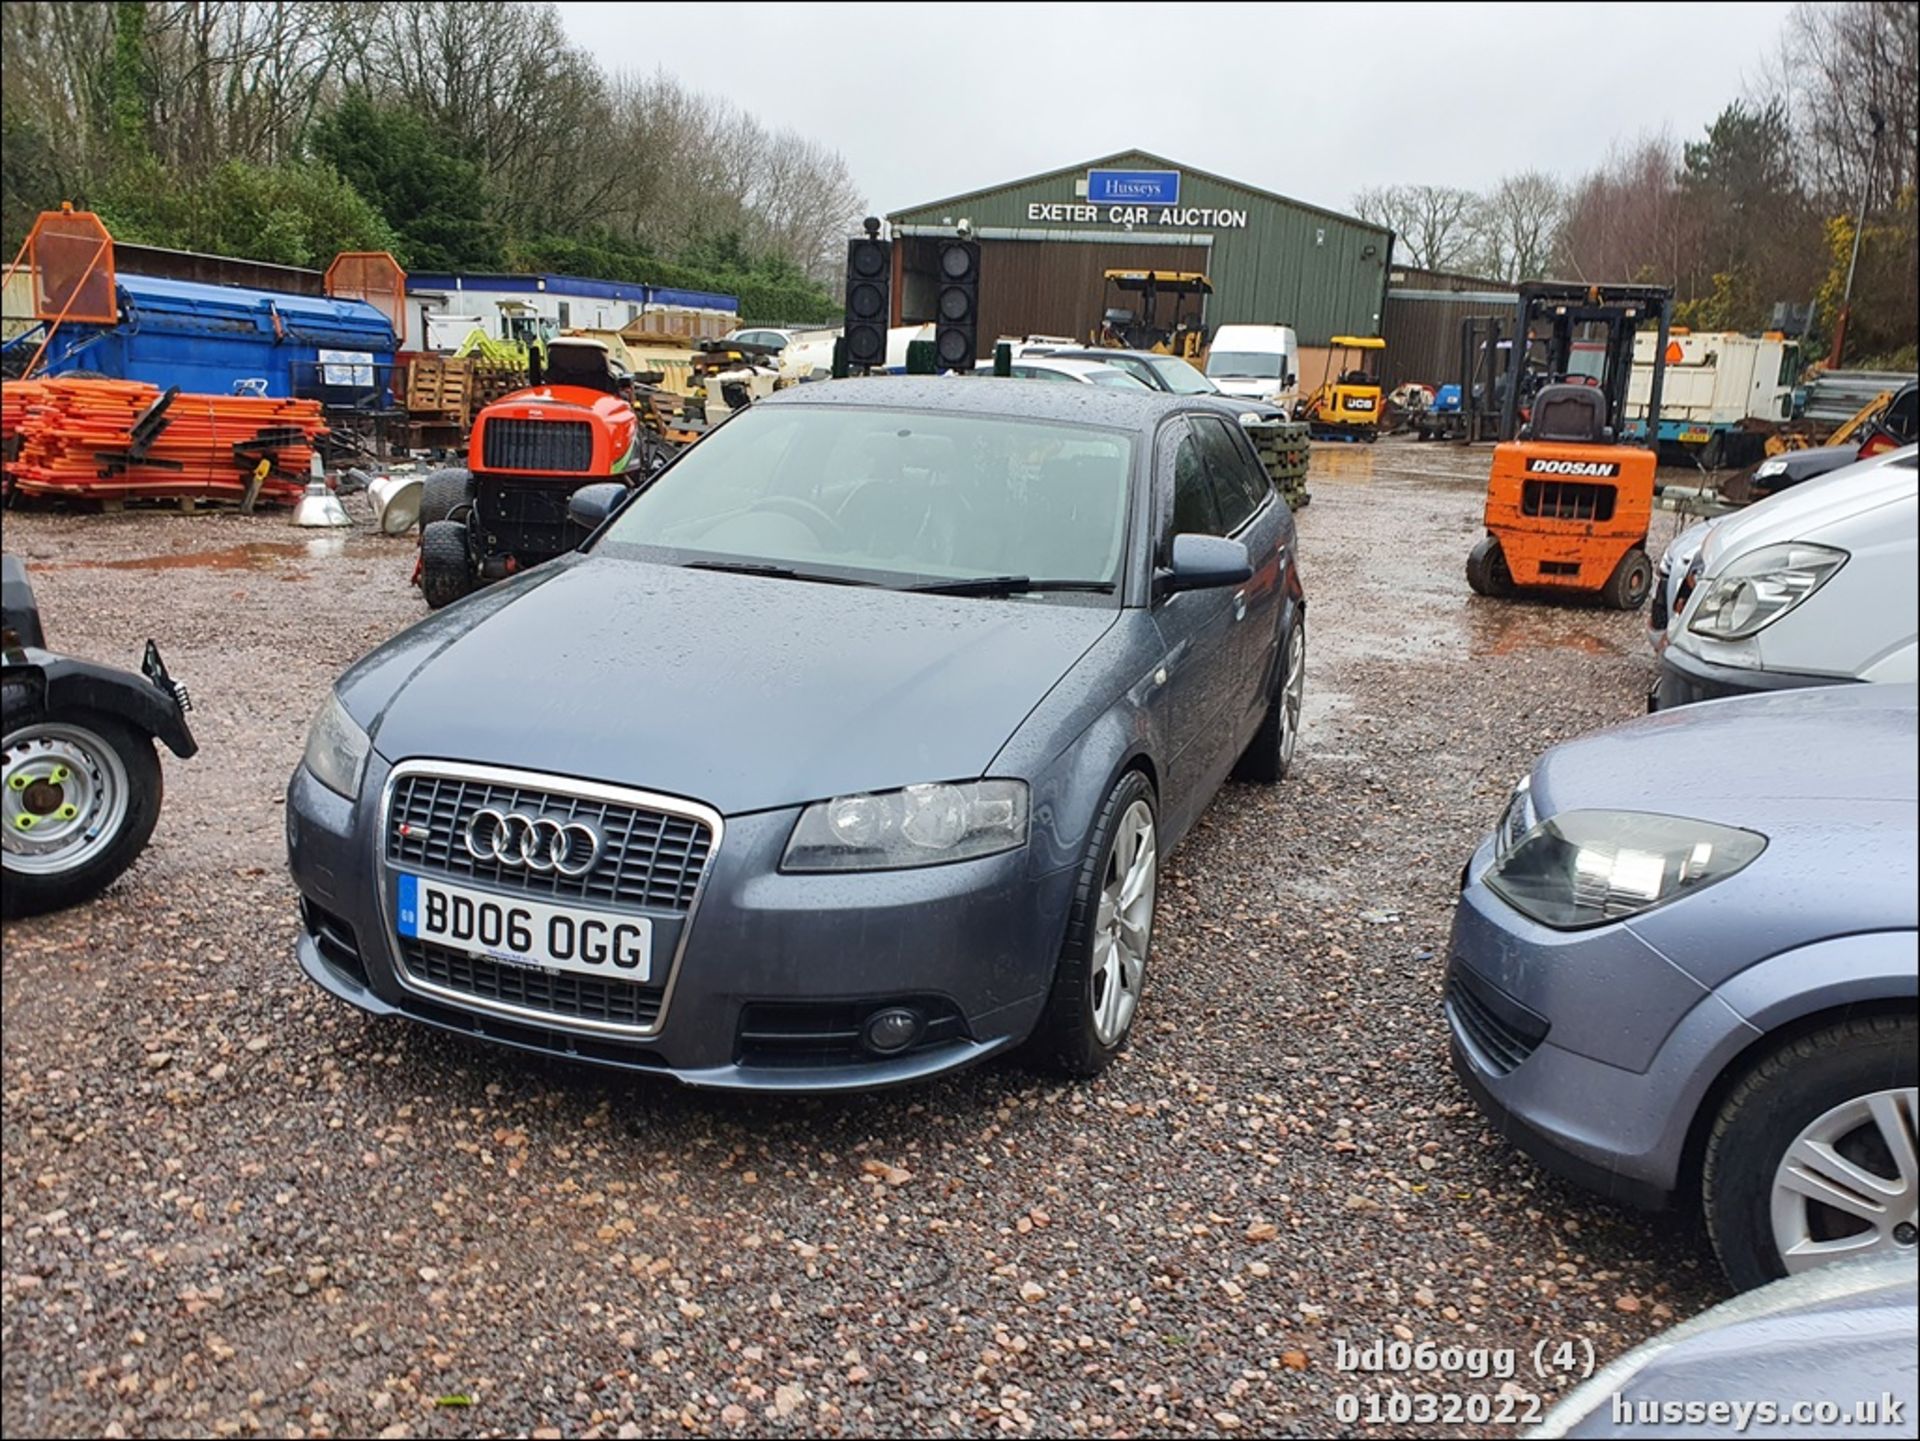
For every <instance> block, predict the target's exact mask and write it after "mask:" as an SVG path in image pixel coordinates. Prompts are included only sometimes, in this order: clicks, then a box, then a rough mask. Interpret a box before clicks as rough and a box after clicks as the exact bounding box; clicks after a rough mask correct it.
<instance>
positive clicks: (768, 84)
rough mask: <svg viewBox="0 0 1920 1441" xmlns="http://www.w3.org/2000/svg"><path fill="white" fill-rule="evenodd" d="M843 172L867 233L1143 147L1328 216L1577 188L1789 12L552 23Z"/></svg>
mask: <svg viewBox="0 0 1920 1441" xmlns="http://www.w3.org/2000/svg"><path fill="white" fill-rule="evenodd" d="M559 8H560V12H561V15H562V16H563V17H564V19H565V22H566V26H567V29H568V31H569V32H570V33H571V34H572V35H573V37H574V38H575V39H576V40H577V41H579V42H580V43H581V44H582V45H584V46H586V47H587V49H588V50H589V51H591V52H592V53H593V54H594V55H595V56H597V57H598V58H599V60H600V62H601V64H602V65H604V66H606V67H607V68H609V69H616V70H618V69H626V70H638V71H643V72H644V71H651V70H654V69H665V70H667V71H669V72H671V73H673V74H674V75H677V76H678V77H679V78H680V79H681V80H682V81H683V82H685V83H686V84H688V85H691V86H693V87H695V88H696V89H699V90H703V91H708V92H711V93H714V94H720V95H726V96H729V97H731V98H732V99H734V100H736V101H737V102H739V103H740V104H741V105H743V106H745V107H746V108H747V109H749V110H751V111H752V112H753V113H754V114H756V115H757V116H759V118H760V119H761V120H762V121H764V122H766V123H768V124H769V125H772V126H775V127H791V128H793V129H795V130H798V131H800V132H802V133H803V134H805V135H808V136H810V137H813V138H815V139H818V140H821V141H824V142H826V143H827V144H829V145H832V146H834V147H835V148H837V149H838V150H839V151H840V152H841V153H842V154H843V155H845V156H846V158H847V163H848V165H849V166H850V167H851V168H852V171H853V177H854V181H855V183H856V184H857V185H858V186H859V187H860V188H861V190H862V191H863V192H864V193H865V195H866V197H867V203H868V206H869V208H870V209H871V210H872V211H873V212H874V213H876V214H881V215H884V214H886V213H887V212H888V211H890V210H902V209H906V208H908V207H909V206H912V205H915V204H918V203H920V202H922V201H928V200H938V199H942V198H944V197H946V196H949V195H957V194H961V193H963V192H966V191H970V190H976V189H981V188H984V187H986V186H990V185H996V184H999V183H1001V182H1003V181H1007V180H1013V179H1017V178H1019V177H1021V176H1025V175H1031V174H1034V173H1037V172H1039V171H1044V170H1053V169H1058V168H1060V167H1063V166H1067V165H1072V164H1075V163H1077V162H1079V161H1082V160H1087V159H1091V158H1093V157H1095V156H1100V155H1107V154H1111V153H1113V152H1115V151H1119V150H1126V149H1130V148H1136V147H1137V148H1139V149H1142V150H1148V151H1152V152H1154V153H1156V154H1159V155H1164V156H1166V157H1167V158H1168V159H1171V160H1174V161H1178V162H1181V163H1184V164H1187V165H1191V166H1194V167H1196V168H1198V169H1201V170H1211V171H1213V172H1215V173H1217V174H1220V175H1224V176H1227V177H1228V178H1229V179H1234V180H1241V181H1245V182H1246V183H1248V184H1250V185H1256V186H1259V187H1261V188H1263V189H1267V190H1274V191H1278V192H1279V193H1281V194H1283V195H1290V196H1293V197H1295V198H1297V199H1301V200H1306V201H1310V202H1313V203H1315V204H1318V205H1324V206H1327V207H1329V208H1332V209H1338V210H1345V209H1347V208H1348V205H1349V202H1350V201H1351V199H1352V196H1353V192H1354V191H1355V190H1357V189H1359V188H1361V187H1363V186H1367V185H1378V184H1385V183H1389V182H1393V181H1424V182H1427V183H1432V184H1449V185H1463V186H1468V187H1473V188H1478V187H1482V186H1486V185H1490V184H1492V183H1493V182H1494V181H1497V180H1498V179H1499V178H1500V177H1501V176H1502V175H1504V174H1507V173H1509V172H1512V171H1519V170H1526V169H1530V168H1542V169H1547V170H1552V171H1556V172H1558V173H1560V174H1561V175H1563V176H1567V177H1572V176H1575V175H1578V174H1579V173H1580V172H1582V171H1584V170H1586V169H1588V168H1590V167H1591V166H1592V165H1594V164H1595V163H1596V162H1598V161H1599V160H1600V159H1601V158H1602V157H1603V156H1604V155H1605V154H1606V150H1607V147H1608V145H1609V143H1611V142H1612V141H1614V140H1616V139H1631V138H1632V137H1633V136H1634V135H1636V134H1638V133H1640V132H1642V131H1649V130H1658V129H1660V128H1661V127H1662V126H1666V127H1668V128H1669V129H1671V131H1672V132H1673V133H1674V134H1675V136H1677V137H1678V138H1681V139H1688V138H1691V137H1693V136H1694V135H1696V134H1698V132H1699V130H1700V128H1701V127H1702V126H1703V125H1705V124H1706V123H1707V122H1708V121H1709V120H1710V119H1712V118H1713V116H1714V115H1716V114H1717V113H1718V112H1719V111H1720V109H1721V107H1722V106H1724V105H1725V104H1726V103H1727V102H1728V101H1730V100H1733V99H1735V98H1737V97H1739V96H1740V95H1741V94H1742V93H1743V92H1744V90H1745V88H1746V83H1747V81H1748V80H1749V79H1752V78H1755V77H1757V76H1758V75H1759V74H1760V73H1761V71H1762V68H1763V66H1764V65H1765V63H1766V61H1767V59H1768V57H1769V56H1770V55H1771V54H1772V52H1773V50H1774V47H1775V43H1776V40H1777V38H1778V36H1779V33H1780V26H1781V21H1782V19H1783V18H1784V17H1785V15H1786V13H1787V12H1788V10H1790V9H1791V8H1792V7H1791V6H1790V5H1788V4H1707V3H1697V4H1650V5H1643V4H1628V5H1605V4H1582V5H1544V4H1541V5H1518V4H1473V3H1459V4H1445V5H1410V4H1398V5H1393V4H1377V3H1376V4H1343V3H1337V0H1335V3H1326V4H1319V5H1307V4H1287V5H1278V4H1275V5H1253V4H1223V5H1208V6H1199V5H1185V4H1168V5H1130V4H1102V5H1078V4H1065V3H1051V4H1049V3H1028V4H1021V5H999V4H982V3H968V0H961V3H953V0H944V3H934V4H907V3H874V0H870V3H866V4H855V5H826V4H806V3H791V0H789V3H786V4H773V5H758V4H720V5H698V6H693V7H688V6H684V5H676V6H664V5H634V4H617V3H587V4H562V5H561V6H560V7H559Z"/></svg>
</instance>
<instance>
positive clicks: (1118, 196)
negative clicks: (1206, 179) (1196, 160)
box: [1027, 170, 1247, 230]
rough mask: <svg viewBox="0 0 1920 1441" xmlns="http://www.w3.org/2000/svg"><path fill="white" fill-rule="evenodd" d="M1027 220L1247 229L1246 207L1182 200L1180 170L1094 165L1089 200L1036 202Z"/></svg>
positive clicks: (1090, 177) (1182, 228)
mask: <svg viewBox="0 0 1920 1441" xmlns="http://www.w3.org/2000/svg"><path fill="white" fill-rule="evenodd" d="M1027 219H1029V220H1037V221H1041V222H1051V223H1053V224H1055V225H1071V224H1076V223H1077V224H1083V225H1084V224H1088V223H1098V222H1100V221H1103V220H1104V221H1105V222H1106V223H1107V224H1109V225H1170V226H1174V227H1176V228H1178V229H1181V230H1244V229H1246V227H1247V212H1246V211H1244V210H1215V209H1213V208H1212V207H1210V206H1193V205H1189V206H1184V207H1183V206H1182V205H1181V204H1180V172H1179V171H1178V170H1089V171H1088V172H1087V198H1086V201H1085V202H1063V203H1059V204H1052V203H1049V202H1047V201H1035V202H1034V203H1032V204H1030V205H1029V206H1027Z"/></svg>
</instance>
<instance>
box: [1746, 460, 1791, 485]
mask: <svg viewBox="0 0 1920 1441" xmlns="http://www.w3.org/2000/svg"><path fill="white" fill-rule="evenodd" d="M1786 473H1787V462H1786V457H1784V456H1779V455H1776V456H1775V457H1774V458H1773V459H1772V460H1763V461H1761V462H1760V464H1759V466H1758V467H1757V468H1756V469H1755V470H1754V472H1753V478H1754V479H1755V480H1769V479H1771V478H1772V477H1774V476H1776V475H1785V474H1786Z"/></svg>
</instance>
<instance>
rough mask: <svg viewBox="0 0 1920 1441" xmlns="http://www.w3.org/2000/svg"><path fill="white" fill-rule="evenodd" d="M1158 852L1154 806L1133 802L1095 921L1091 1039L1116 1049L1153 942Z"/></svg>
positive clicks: (1118, 832)
mask: <svg viewBox="0 0 1920 1441" xmlns="http://www.w3.org/2000/svg"><path fill="white" fill-rule="evenodd" d="M1159 860H1160V858H1159V850H1158V847H1157V845H1156V843H1155V838H1154V829H1153V808H1152V807H1151V806H1149V805H1148V804H1147V803H1146V801H1144V800H1136V801H1135V802H1134V803H1133V804H1132V805H1130V806H1128V807H1127V809H1126V813H1125V814H1123V815H1122V816H1121V817H1120V824H1119V825H1118V826H1116V827H1115V828H1114V833H1113V843H1112V845H1110V846H1109V847H1108V848H1107V864H1106V868H1105V871H1104V873H1103V875H1102V878H1101V885H1100V906H1099V910H1098V912H1097V913H1096V915H1095V917H1094V935H1093V948H1094V954H1093V985H1092V994H1091V998H1090V999H1091V1001H1092V1005H1093V1030H1094V1035H1095V1036H1096V1037H1097V1038H1098V1039H1099V1041H1100V1044H1101V1045H1103V1046H1114V1045H1118V1044H1119V1042H1120V1040H1121V1038H1122V1037H1124V1036H1125V1035H1126V1034H1127V1029H1128V1028H1129V1027H1130V1026H1131V1025H1132V1024H1133V1014H1134V1012H1135V1010H1137V1009H1138V1008H1139V1005H1140V988H1141V984H1142V982H1143V981H1144V980H1145V979H1146V971H1147V949H1148V947H1149V945H1151V943H1152V940H1153V895H1154V887H1155V884H1156V882H1157V880H1158V876H1159Z"/></svg>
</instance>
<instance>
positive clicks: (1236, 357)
mask: <svg viewBox="0 0 1920 1441" xmlns="http://www.w3.org/2000/svg"><path fill="white" fill-rule="evenodd" d="M1286 361H1287V357H1286V356H1285V355H1284V354H1282V353H1281V352H1280V351H1277V350H1216V351H1214V352H1213V354H1211V355H1209V356H1208V357H1207V374H1208V375H1225V376H1228V377H1230V378H1232V379H1235V380H1278V379H1280V377H1281V376H1282V375H1284V374H1285V371H1284V370H1283V369H1282V368H1281V367H1283V366H1284V365H1285V364H1286Z"/></svg>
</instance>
